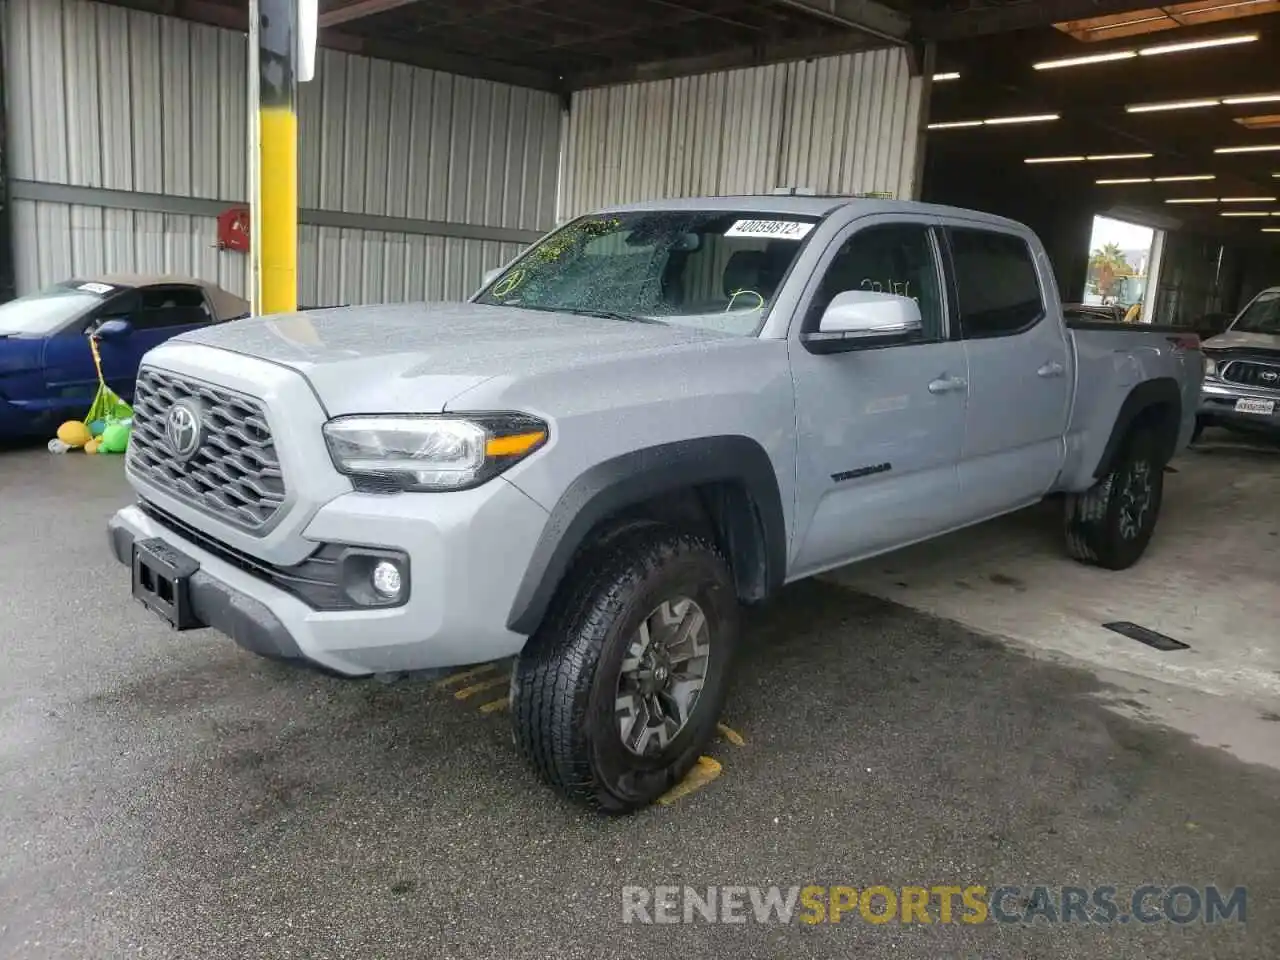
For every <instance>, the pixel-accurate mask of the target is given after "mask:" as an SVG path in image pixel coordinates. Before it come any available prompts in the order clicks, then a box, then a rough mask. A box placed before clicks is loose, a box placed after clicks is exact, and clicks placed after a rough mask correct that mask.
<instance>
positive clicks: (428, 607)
mask: <svg viewBox="0 0 1280 960" xmlns="http://www.w3.org/2000/svg"><path fill="white" fill-rule="evenodd" d="M546 521H547V512H546V511H545V510H544V509H543V508H542V507H540V506H538V505H537V504H536V503H534V501H532V500H530V499H529V498H528V497H526V496H525V495H524V494H523V493H521V492H520V491H519V490H517V489H516V488H515V487H513V486H512V485H511V484H510V483H508V482H506V481H505V480H503V479H502V478H497V479H495V480H494V481H492V482H490V483H488V484H485V485H484V486H483V487H478V488H476V489H474V490H468V491H462V492H458V493H450V494H405V495H395V496H379V495H374V494H357V493H352V494H346V495H344V496H341V497H338V498H336V499H335V500H333V501H331V502H330V503H328V504H326V505H325V506H324V507H322V508H321V509H320V510H319V511H318V512H316V514H315V515H314V516H313V517H312V519H311V521H310V523H309V524H308V526H307V528H306V531H305V536H306V538H307V539H308V540H309V541H312V542H314V543H316V544H319V543H330V544H334V543H338V544H358V545H367V546H370V547H377V548H385V549H388V550H396V551H400V552H402V553H403V554H405V555H406V556H407V557H408V561H409V562H408V570H409V576H410V580H409V584H408V591H409V592H408V598H407V600H406V601H405V602H404V603H403V604H402V605H400V606H396V607H379V608H362V609H346V610H319V609H315V608H313V607H311V606H309V605H308V604H307V603H305V602H304V601H303V600H302V599H300V598H299V597H298V596H296V595H295V594H293V593H291V592H289V591H287V590H285V589H282V588H281V587H280V586H278V585H277V584H276V583H273V582H271V581H270V580H269V579H267V578H266V577H264V576H261V575H258V574H255V573H254V572H253V571H252V570H248V569H245V567H244V566H243V565H241V564H237V563H234V562H231V561H232V560H233V559H234V558H231V557H228V556H227V555H226V554H219V553H215V552H212V551H211V550H210V549H206V547H205V546H204V545H202V544H201V543H197V542H195V540H193V539H192V538H191V537H188V536H184V535H183V534H182V532H180V531H179V530H177V529H175V528H173V527H171V526H168V525H166V524H164V523H163V522H161V521H160V520H158V519H157V518H156V517H153V516H150V515H148V514H147V513H144V512H143V510H142V509H141V508H139V507H138V506H129V507H125V508H124V509H123V510H120V511H119V512H118V513H116V515H115V516H114V517H113V518H112V519H111V520H110V522H109V524H108V539H109V542H110V546H111V550H112V553H113V554H114V555H115V557H116V559H117V560H119V561H120V562H121V563H123V564H126V565H130V566H131V565H132V563H133V546H134V542H135V541H138V540H146V539H150V538H153V537H156V538H159V539H161V540H163V541H165V542H166V543H168V544H169V545H170V546H172V547H173V548H175V549H176V550H178V551H180V552H181V553H182V554H184V555H185V556H186V557H188V558H190V559H192V560H194V561H196V563H198V564H199V569H198V570H197V571H196V572H195V573H194V574H192V575H191V577H190V579H189V581H188V584H189V586H188V593H189V596H190V611H191V613H192V614H193V616H194V619H195V620H196V621H197V622H198V623H199V624H201V625H204V626H209V627H212V628H214V629H215V630H218V631H220V632H221V633H224V634H226V635H227V636H229V637H230V638H231V639H233V640H234V641H235V642H236V643H237V644H239V645H240V646H242V647H244V648H245V649H246V650H250V651H252V652H253V653H257V654H260V655H262V656H265V657H270V658H272V659H277V660H289V661H302V662H305V663H308V664H312V665H317V666H320V667H322V668H324V669H327V670H329V671H332V672H335V673H339V674H343V675H346V676H367V675H369V674H373V673H398V672H402V671H413V670H428V669H435V668H440V667H450V666H458V665H463V664H469V663H480V662H484V661H488V660H495V659H498V658H500V657H505V656H510V655H512V654H514V653H517V652H519V650H520V649H521V648H522V647H523V646H524V643H525V639H526V638H525V637H524V636H523V635H522V634H518V633H515V632H513V631H511V630H510V629H509V628H508V627H507V624H506V621H507V617H508V615H509V612H510V610H511V606H512V603H513V602H514V599H515V596H516V592H517V590H518V588H519V584H520V582H521V580H522V578H523V577H524V574H525V571H526V568H527V567H528V564H529V560H530V557H531V556H532V553H533V549H534V546H535V545H536V543H537V541H538V538H539V537H540V536H541V533H542V529H543V527H544V526H545V524H546Z"/></svg>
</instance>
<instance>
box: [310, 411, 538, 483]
mask: <svg viewBox="0 0 1280 960" xmlns="http://www.w3.org/2000/svg"><path fill="white" fill-rule="evenodd" d="M547 436H548V431H547V425H546V424H545V423H543V422H542V421H541V420H539V419H537V418H536V417H530V416H527V415H525V414H484V415H481V416H474V417H452V416H428V415H421V416H418V415H414V416H373V417H338V418H337V419H336V420H330V421H329V422H328V423H326V424H325V425H324V438H325V442H326V443H327V444H328V445H329V455H330V456H331V457H333V463H334V466H336V467H337V468H338V470H339V471H340V472H342V473H345V474H347V475H348V476H349V477H351V478H353V479H354V480H355V481H356V485H357V487H359V488H362V489H368V490H379V491H385V492H394V491H397V490H465V489H467V488H469V487H475V486H478V485H480V484H482V483H484V482H485V481H486V480H490V479H492V478H493V477H496V476H497V475H498V474H500V473H502V471H504V470H506V469H507V468H508V467H510V466H511V465H512V464H515V463H518V462H519V461H521V460H523V459H524V458H525V457H527V456H528V455H529V454H531V453H533V452H534V451H535V450H537V449H538V448H539V447H541V446H542V445H543V444H545V443H546V442H547Z"/></svg>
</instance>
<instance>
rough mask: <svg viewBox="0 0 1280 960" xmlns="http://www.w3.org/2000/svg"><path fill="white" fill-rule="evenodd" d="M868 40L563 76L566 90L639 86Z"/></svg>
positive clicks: (864, 45) (847, 38) (840, 49)
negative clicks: (624, 84)
mask: <svg viewBox="0 0 1280 960" xmlns="http://www.w3.org/2000/svg"><path fill="white" fill-rule="evenodd" d="M882 46H883V44H877V43H876V42H874V41H869V40H868V39H867V36H866V35H865V34H859V35H853V34H845V35H843V36H840V35H837V36H832V37H828V38H825V39H822V40H797V41H785V42H780V43H765V44H762V45H759V46H755V47H736V48H734V49H731V50H722V51H720V52H718V53H706V54H699V55H696V56H691V57H676V58H672V59H669V60H659V61H655V62H652V63H639V64H619V65H617V66H614V67H609V68H606V69H602V70H589V71H586V72H583V73H578V74H572V75H570V76H568V77H566V80H567V81H568V82H567V84H566V85H567V87H568V88H569V89H571V90H583V89H586V88H588V87H604V86H611V85H613V84H619V83H643V82H647V81H651V80H670V79H671V78H673V77H688V76H693V75H695V74H700V73H711V72H713V71H718V70H736V69H738V68H741V67H758V66H763V65H764V64H769V63H786V62H787V61H790V60H808V59H811V58H813V57H833V56H839V55H840V54H845V53H859V52H861V51H863V50H870V49H875V48H877V47H882Z"/></svg>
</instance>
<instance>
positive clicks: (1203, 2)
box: [1054, 0, 1280, 43]
mask: <svg viewBox="0 0 1280 960" xmlns="http://www.w3.org/2000/svg"><path fill="white" fill-rule="evenodd" d="M1277 7H1280V3H1276V2H1273V0H1218V2H1214V0H1194V2H1191V3H1173V4H1169V3H1163V4H1160V5H1159V6H1153V7H1150V8H1148V9H1145V10H1134V11H1132V12H1126V13H1118V14H1110V15H1106V16H1101V17H1088V18H1085V19H1081V20H1067V21H1065V22H1062V23H1055V24H1054V27H1056V28H1057V29H1058V30H1061V31H1062V32H1063V33H1065V34H1067V35H1068V36H1071V37H1074V38H1075V39H1077V40H1080V41H1083V42H1085V43H1090V42H1094V41H1098V40H1103V39H1106V38H1107V37H1116V36H1134V35H1137V34H1144V33H1158V32H1161V31H1164V30H1176V29H1178V28H1179V27H1191V26H1200V25H1204V24H1209V23H1220V22H1222V21H1225V20H1238V19H1243V18H1244V17H1250V16H1258V15H1260V14H1264V13H1275V12H1276V9H1277Z"/></svg>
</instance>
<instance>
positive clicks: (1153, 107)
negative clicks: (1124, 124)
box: [1124, 100, 1218, 113]
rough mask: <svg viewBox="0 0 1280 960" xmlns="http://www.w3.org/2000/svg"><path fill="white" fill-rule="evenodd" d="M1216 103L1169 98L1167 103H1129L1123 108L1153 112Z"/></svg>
mask: <svg viewBox="0 0 1280 960" xmlns="http://www.w3.org/2000/svg"><path fill="white" fill-rule="evenodd" d="M1217 105H1218V101H1217V100H1171V101H1169V102H1168V103H1131V104H1129V105H1128V106H1127V107H1125V108H1124V109H1125V111H1126V112H1127V113H1155V112H1156V111H1157V110H1192V109H1195V108H1196V107H1216V106H1217Z"/></svg>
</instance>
